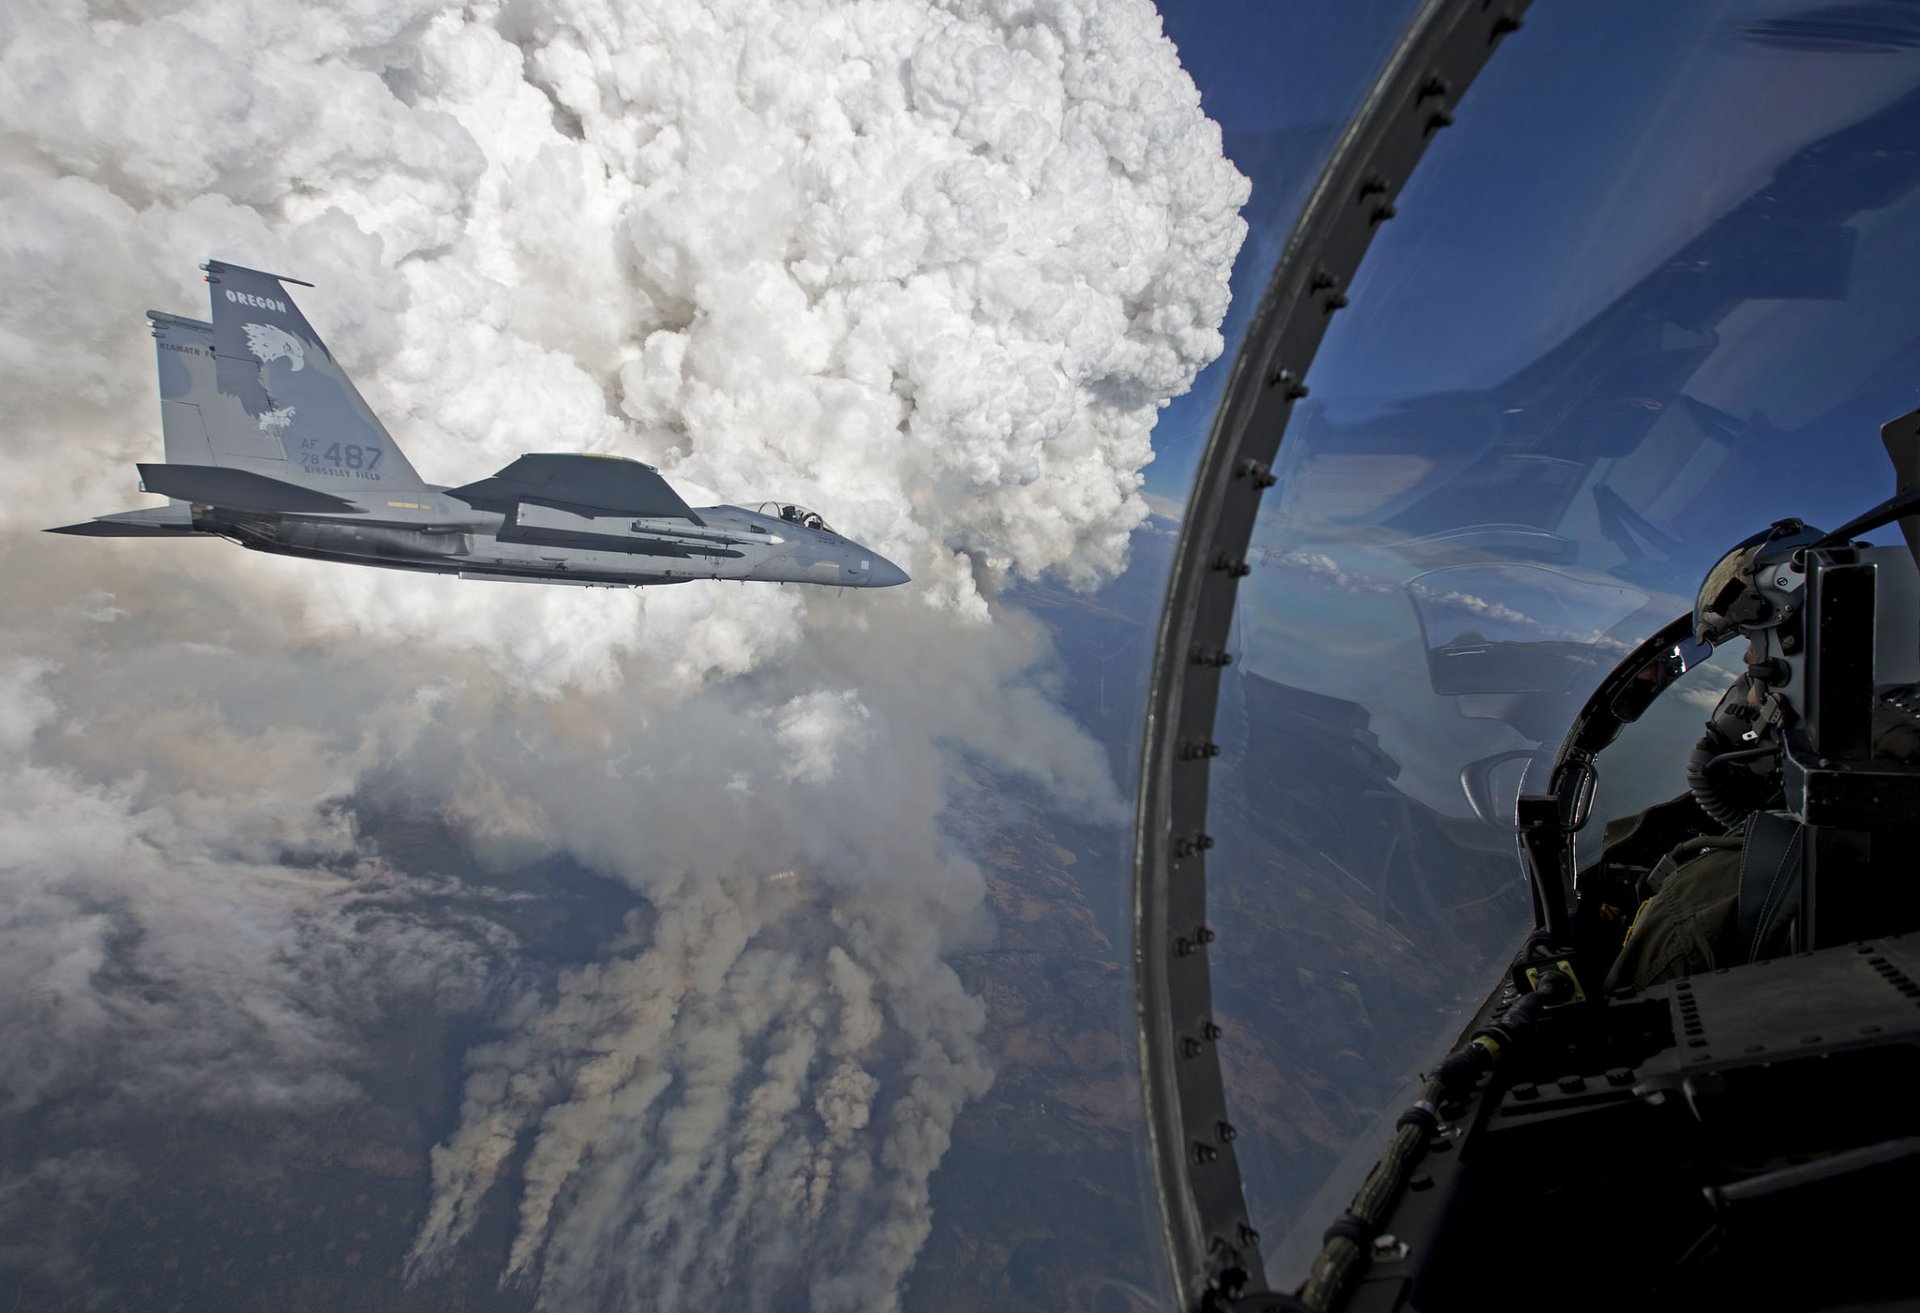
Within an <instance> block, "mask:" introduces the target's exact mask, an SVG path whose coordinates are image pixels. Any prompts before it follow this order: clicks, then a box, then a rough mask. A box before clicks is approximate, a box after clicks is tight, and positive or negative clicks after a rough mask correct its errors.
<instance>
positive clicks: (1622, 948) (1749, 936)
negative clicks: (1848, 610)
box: [1580, 520, 1920, 989]
mask: <svg viewBox="0 0 1920 1313" xmlns="http://www.w3.org/2000/svg"><path fill="white" fill-rule="evenodd" d="M1818 537H1819V534H1818V531H1816V530H1811V529H1807V528H1805V527H1804V526H1802V525H1801V524H1800V523H1799V522H1797V521H1792V520H1788V521H1782V522H1781V523H1780V524H1777V525H1775V526H1774V527H1773V528H1772V529H1770V530H1768V531H1766V532H1765V533H1762V534H1757V535H1755V536H1754V537H1752V538H1749V539H1748V540H1747V541H1745V542H1743V543H1741V544H1740V545H1739V546H1737V547H1735V548H1734V549H1733V550H1732V551H1731V552H1729V553H1728V554H1727V555H1726V556H1725V557H1723V558H1722V559H1721V560H1720V561H1719V562H1718V563H1717V564H1716V565H1715V566H1714V567H1713V569H1712V570H1711V571H1709V572H1708V574H1707V578H1706V581H1705V583H1703V584H1702V586H1701V589H1700V593H1699V595H1698V597H1697V598H1696V600H1695V603H1694V613H1693V619H1694V630H1695V636H1696V637H1697V638H1699V639H1700V640H1701V641H1703V642H1708V643H1713V644H1715V645H1719V644H1721V643H1725V642H1728V641H1730V640H1731V639H1733V638H1734V637H1736V636H1740V635H1744V636H1745V637H1746V638H1747V652H1746V664H1747V673H1745V674H1743V675H1741V676H1740V677H1739V678H1738V679H1736V680H1734V681H1733V683H1732V684H1731V685H1730V686H1729V687H1728V689H1727V691H1726V693H1725V694H1724V695H1723V696H1722V697H1721V699H1720V702H1719V704H1718V705H1717V706H1716V707H1715V708H1714V713H1713V718H1712V719H1711V720H1709V721H1708V722H1707V725H1706V732H1705V733H1704V734H1703V735H1702V736H1701V738H1700V740H1699V742H1697V743H1696V744H1695V745H1694V748H1693V752H1692V754H1691V756H1690V757H1689V759H1688V763H1687V786H1688V788H1687V792H1686V793H1685V794H1682V795H1681V796H1680V797H1678V798H1675V799H1673V800H1672V801H1670V802H1665V803H1662V804H1660V805H1658V806H1656V807H1652V808H1649V809H1648V810H1646V811H1643V812H1640V813H1638V814H1636V815H1632V816H1627V817H1622V818H1621V819H1619V820H1617V821H1615V822H1613V823H1612V824H1610V825H1608V826H1607V828H1606V833H1605V840H1604V846H1603V848H1602V852H1601V857H1600V860H1599V862H1598V863H1596V864H1595V866H1594V867H1593V868H1590V869H1589V870H1587V871H1585V872H1582V874H1581V878H1580V887H1581V896H1580V907H1581V917H1582V921H1583V922H1584V923H1585V926H1584V929H1585V932H1586V934H1587V935H1588V936H1589V943H1590V944H1592V945H1593V946H1594V947H1595V949H1596V950H1599V949H1602V948H1603V946H1605V947H1610V944H1609V942H1608V941H1609V940H1610V937H1611V936H1613V935H1619V934H1620V927H1622V926H1624V927H1625V933H1624V935H1623V936H1622V937H1621V942H1620V944H1619V949H1618V952H1617V953H1616V954H1615V955H1614V957H1613V964H1612V967H1611V969H1610V970H1609V971H1608V973H1607V976H1606V988H1608V989H1619V988H1625V987H1633V988H1643V987H1646V986H1648V985H1654V984H1659V983H1661V982H1663V981H1667V980H1673V979H1677V978H1679V977H1681V976H1686V975H1693V974H1697V973H1699V972H1702V971H1709V970H1713V969H1715V968H1718V967H1726V966H1734V965H1738V964H1740V963H1744V962H1748V961H1753V960H1756V959H1758V958H1761V957H1770V956H1774V955H1777V954H1778V953H1781V952H1785V951H1788V949H1789V948H1790V947H1791V940H1790V933H1791V930H1790V923H1791V920H1792V917H1793V915H1794V912H1795V904H1794V903H1793V901H1792V900H1791V899H1784V900H1781V901H1780V903H1779V904H1778V905H1777V906H1775V907H1766V908H1762V909H1756V908H1754V907H1752V906H1750V907H1749V909H1748V915H1747V917H1745V918H1744V919H1743V918H1742V916H1741V906H1740V900H1741V876H1742V870H1743V866H1746V867H1752V868H1754V869H1755V872H1756V874H1762V875H1764V874H1766V873H1767V872H1772V873H1773V874H1774V876H1776V877H1778V878H1779V879H1778V887H1779V888H1781V889H1785V888H1786V887H1787V886H1788V885H1791V886H1792V887H1793V888H1794V889H1797V888H1798V872H1799V862H1800V859H1801V851H1800V849H1801V846H1802V844H1803V837H1802V835H1801V833H1800V829H1801V827H1800V826H1799V825H1798V824H1797V823H1796V822H1794V821H1793V820H1792V819H1791V818H1789V817H1786V816H1784V815H1782V814H1780V813H1779V811H1778V809H1779V808H1781V807H1782V806H1783V804H1784V801H1785V799H1784V796H1783V793H1782V789H1781V773H1780V761H1781V751H1782V736H1783V734H1784V732H1785V730H1786V729H1787V728H1788V727H1789V726H1791V725H1792V724H1793V723H1794V721H1795V720H1796V719H1797V716H1798V713H1799V710H1800V709H1799V708H1797V707H1795V706H1794V705H1793V704H1792V702H1791V701H1790V699H1789V696H1788V695H1789V691H1790V688H1791V681H1790V678H1789V676H1790V671H1789V669H1788V666H1787V664H1786V662H1785V661H1784V660H1783V659H1782V658H1783V656H1785V655H1788V654H1792V653H1794V652H1795V651H1796V646H1797V643H1798V639H1797V637H1796V636H1795V634H1794V630H1793V629H1792V628H1791V627H1789V626H1788V625H1787V622H1788V621H1789V620H1790V619H1791V617H1792V612H1793V609H1794V603H1793V602H1792V601H1785V602H1783V601H1782V600H1781V599H1780V598H1777V597H1776V598H1774V599H1773V600H1772V601H1771V602H1770V601H1769V600H1768V599H1767V598H1766V597H1764V596H1763V595H1762V589H1761V588H1760V587H1759V586H1758V585H1756V583H1755V577H1756V567H1758V569H1759V571H1762V572H1764V574H1765V575H1767V576H1772V575H1774V574H1775V572H1776V570H1778V569H1780V568H1781V567H1780V566H1779V565H1778V564H1777V563H1778V562H1780V561H1782V560H1790V559H1791V557H1792V553H1793V551H1794V550H1795V549H1796V548H1798V547H1802V546H1804V545H1806V544H1807V543H1811V542H1813V541H1815V540H1816V539H1818ZM1872 733H1873V743H1872V752H1873V755H1875V756H1876V757H1891V758H1896V759H1900V760H1909V761H1910V760H1914V759H1916V758H1920V730H1917V729H1916V727H1915V725H1914V722H1913V721H1912V720H1911V719H1910V718H1909V717H1907V716H1905V715H1903V714H1900V713H1898V712H1897V711H1895V709H1894V708H1893V707H1892V706H1890V705H1888V704H1887V703H1886V702H1884V701H1882V702H1881V703H1879V704H1878V705H1877V706H1876V709H1875V712H1874V722H1873V731H1872ZM1770 883H1771V882H1770ZM1748 897H1749V902H1750V903H1752V902H1753V895H1752V893H1749V895H1748Z"/></svg>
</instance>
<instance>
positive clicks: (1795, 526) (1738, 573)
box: [1693, 520, 1820, 647]
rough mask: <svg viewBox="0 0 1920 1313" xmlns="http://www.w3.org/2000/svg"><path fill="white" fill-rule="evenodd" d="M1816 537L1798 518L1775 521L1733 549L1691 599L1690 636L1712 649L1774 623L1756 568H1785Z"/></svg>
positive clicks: (1775, 618)
mask: <svg viewBox="0 0 1920 1313" xmlns="http://www.w3.org/2000/svg"><path fill="white" fill-rule="evenodd" d="M1819 537H1820V531H1819V530H1818V529H1809V528H1808V527H1807V526H1806V525H1804V524H1802V523H1801V522H1800V521H1799V520H1779V521H1777V522H1775V523H1774V524H1773V525H1772V526H1771V527H1769V528H1766V529H1763V530H1761V531H1760V532H1759V533H1756V534H1754V535H1753V536H1752V537H1750V538H1747V539H1745V540H1743V541H1741V542H1740V543H1738V544H1737V545H1735V546H1734V548H1733V550H1731V551H1729V552H1728V553H1727V554H1726V555H1725V556H1723V557H1721V558H1720V559H1719V560H1718V561H1716V562H1715V563H1714V566H1713V568H1712V569H1711V570H1709V571H1707V577H1706V580H1705V581H1704V582H1703V583H1702V584H1701V585H1700V592H1699V594H1698V595H1697V596H1696V597H1695V598H1694V602H1693V633H1694V637H1695V638H1697V639H1699V640H1700V641H1701V642H1703V643H1712V644H1713V645H1714V646H1716V647H1717V646H1719V645H1720V644H1721V643H1724V642H1726V641H1727V640H1728V639H1730V638H1732V637H1733V636H1734V635H1735V634H1737V633H1742V632H1744V633H1746V634H1748V635H1749V636H1751V635H1752V633H1753V632H1754V631H1755V630H1757V629H1764V628H1770V627H1771V626H1772V625H1774V624H1775V623H1777V622H1778V618H1779V617H1778V614H1777V612H1776V609H1775V604H1774V603H1773V602H1771V601H1769V600H1768V599H1767V597H1766V595H1765V591H1764V589H1763V587H1762V585H1761V584H1760V582H1759V579H1758V576H1759V574H1760V573H1761V569H1762V567H1766V568H1768V569H1771V568H1772V567H1775V566H1778V565H1781V564H1784V563H1785V562H1787V561H1789V560H1790V559H1791V558H1792V556H1793V554H1794V552H1796V551H1797V550H1799V549H1800V548H1801V547H1804V546H1806V545H1807V544H1808V543H1811V542H1814V541H1816V540H1818V539H1819Z"/></svg>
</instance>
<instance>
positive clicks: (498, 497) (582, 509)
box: [447, 453, 701, 524]
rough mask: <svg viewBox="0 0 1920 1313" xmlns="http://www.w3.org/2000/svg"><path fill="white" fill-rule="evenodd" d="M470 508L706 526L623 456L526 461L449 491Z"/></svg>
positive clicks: (656, 478) (651, 472) (663, 484)
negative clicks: (545, 509)
mask: <svg viewBox="0 0 1920 1313" xmlns="http://www.w3.org/2000/svg"><path fill="white" fill-rule="evenodd" d="M447 495H448V496H449V497H458V498H459V499H460V500H461V501H463V502H465V503H467V505H469V506H473V507H476V508H478V509H480V510H485V511H498V512H500V513H501V514H502V515H508V516H511V515H512V514H513V506H514V503H515V502H528V503H531V504H532V505H535V506H551V507H553V508H554V509H555V510H561V511H571V512H573V513H574V514H576V515H589V516H591V515H634V516H652V517H658V518H662V519H674V520H691V521H693V523H695V524H699V523H701V520H700V517H699V516H697V515H695V514H694V513H693V509H692V508H691V507H689V506H688V505H687V503H686V502H685V501H683V500H682V499H681V497H680V494H679V493H677V492H675V491H674V490H673V489H672V487H670V486H669V485H668V483H667V481H666V480H665V479H663V478H661V477H660V472H659V471H658V470H656V469H654V468H653V466H651V465H642V464H641V463H640V462H639V461H637V460H628V459H626V458H625V457H623V456H592V455H581V454H578V453H574V454H536V455H531V456H522V457H521V458H520V459H519V460H517V461H515V462H514V463H513V464H511V465H509V466H507V467H506V468H505V469H503V470H501V471H500V472H499V473H498V474H496V475H494V476H493V477H492V478H490V479H481V480H480V481H479V482H478V483H469V484H467V485H465V486H464V487H459V488H449V489H447Z"/></svg>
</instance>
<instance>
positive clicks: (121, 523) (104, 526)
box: [47, 506, 195, 538]
mask: <svg viewBox="0 0 1920 1313" xmlns="http://www.w3.org/2000/svg"><path fill="white" fill-rule="evenodd" d="M47 532H48V533H72V534H78V535H80V536H81V537H83V538H179V537H183V536H186V535H190V534H192V533H194V532H195V530H194V527H193V511H192V510H191V509H190V508H188V507H185V506H149V507H147V508H146V509H145V510H138V511H121V512H120V513H119V514H117V515H102V516H99V517H97V518H95V519H91V520H87V521H85V522H83V523H80V524H63V525H61V526H60V527H59V528H57V529H48V530H47Z"/></svg>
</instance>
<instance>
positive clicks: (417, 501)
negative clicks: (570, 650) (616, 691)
mask: <svg viewBox="0 0 1920 1313" xmlns="http://www.w3.org/2000/svg"><path fill="white" fill-rule="evenodd" d="M408 500H409V502H410V503H411V504H408V505H401V506H388V507H386V508H384V513H382V512H381V511H380V510H378V509H376V508H370V510H373V511H374V513H373V514H370V515H349V514H340V515H275V514H260V513H252V512H246V511H235V510H230V509H225V508H221V507H212V506H195V507H194V508H193V515H192V527H193V529H194V530H195V531H196V532H199V533H210V534H217V535H219V536H220V537H223V538H228V539H231V540H232V541H234V542H237V543H239V544H241V545H242V546H244V547H250V548H253V549H254V550H256V551H263V552H273V553H277V554H281V555H287V556H301V557H307V558H310V559H317V560H328V561H340V562H344V563H348V564H354V565H375V566H383V567H385V568H388V569H397V570H420V571H426V572H429V573H434V574H453V575H460V576H463V577H466V578H470V579H495V580H522V581H525V582H528V583H562V584H584V585H599V586H604V587H632V586H635V585H640V584H663V583H684V582H686V581H687V580H690V579H736V580H742V581H745V580H753V581H756V582H765V583H808V584H825V585H828V586H839V587H847V588H875V587H881V588H884V587H888V586H891V585H893V584H898V583H904V582H905V581H906V575H905V573H904V572H903V571H901V570H900V569H899V568H898V567H897V566H895V565H894V564H893V563H892V562H890V561H888V560H886V559H885V558H884V557H882V556H879V555H878V554H876V553H875V552H873V551H872V550H870V549H868V548H866V547H863V546H861V545H860V544H859V543H856V542H853V541H852V540H850V539H847V538H843V537H841V536H840V535H839V534H837V533H834V532H833V531H832V530H831V529H828V528H826V527H824V526H821V527H817V528H816V527H809V526H807V525H805V524H801V523H797V522H795V521H791V520H786V519H782V518H780V517H779V516H778V515H768V514H763V513H761V512H759V511H750V510H746V509H744V508H742V507H738V506H710V507H701V508H699V510H698V515H699V520H700V523H699V524H697V525H696V524H693V523H691V522H680V521H672V520H663V519H649V518H646V517H640V518H636V517H633V516H604V515H603V516H597V517H588V516H579V515H571V514H569V513H568V512H565V511H557V510H553V509H552V508H548V507H539V506H523V507H520V508H518V514H517V515H516V516H515V517H514V519H513V520H512V521H511V522H510V521H509V518H508V516H506V515H504V514H501V513H498V512H494V511H484V510H475V509H473V508H472V507H469V506H467V505H465V504H463V503H461V502H460V501H458V500H455V499H454V498H451V497H448V496H446V495H445V490H444V489H440V488H433V489H431V490H430V491H429V493H425V494H416V495H414V496H412V497H410V498H409V499H408Z"/></svg>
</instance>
